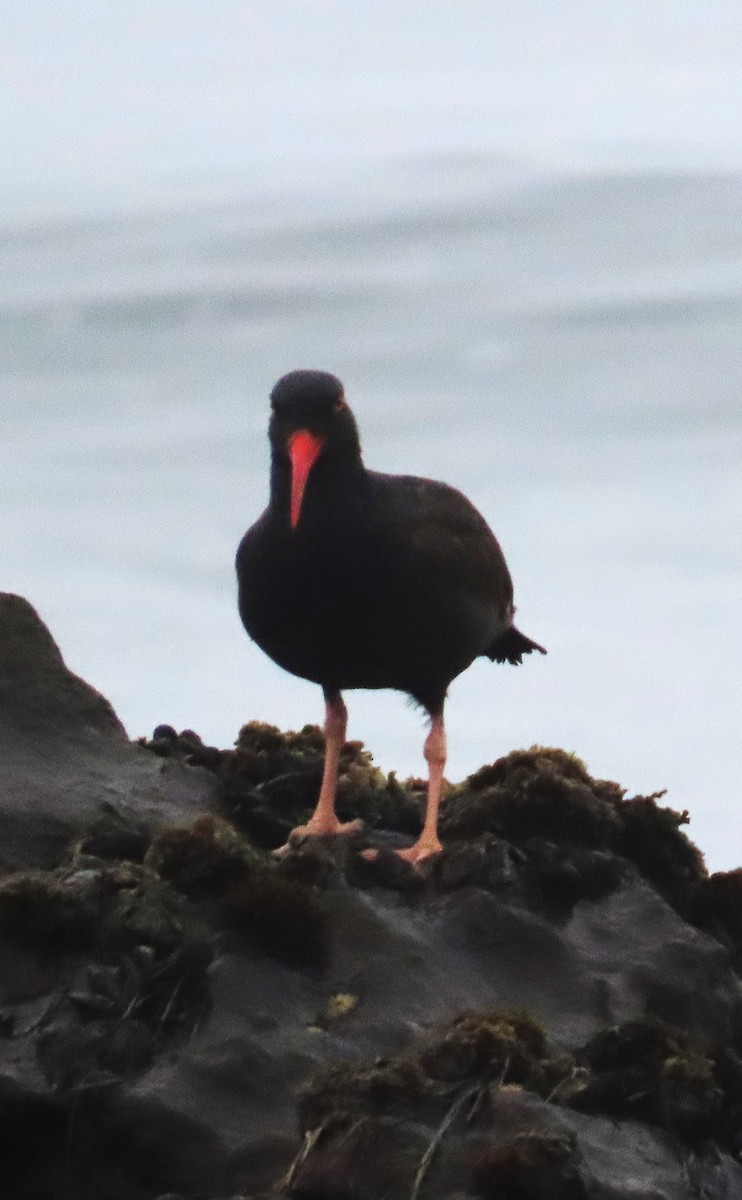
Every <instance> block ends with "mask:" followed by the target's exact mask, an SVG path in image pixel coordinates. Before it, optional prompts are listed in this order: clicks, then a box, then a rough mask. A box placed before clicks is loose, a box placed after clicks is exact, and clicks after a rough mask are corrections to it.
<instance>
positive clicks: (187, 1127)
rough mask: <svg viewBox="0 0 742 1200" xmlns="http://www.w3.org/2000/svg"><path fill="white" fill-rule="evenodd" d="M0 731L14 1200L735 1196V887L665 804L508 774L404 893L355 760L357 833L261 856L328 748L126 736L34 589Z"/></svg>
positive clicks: (522, 755)
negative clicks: (69, 659)
mask: <svg viewBox="0 0 742 1200" xmlns="http://www.w3.org/2000/svg"><path fill="white" fill-rule="evenodd" d="M0 716H1V717H2V722H0V833H2V850H1V851H0V853H1V854H2V856H3V861H4V865H5V869H6V874H5V876H4V877H0V1131H2V1132H0V1156H1V1158H2V1189H0V1190H2V1195H3V1198H4V1200H5V1197H8V1198H9V1200H30V1198H34V1200H57V1197H60V1198H61V1197H65V1200H94V1198H95V1200H99V1198H100V1197H102V1196H105V1197H106V1200H109V1198H110V1200H155V1197H157V1196H160V1197H163V1196H167V1195H170V1196H180V1197H184V1198H186V1200H196V1198H198V1200H217V1198H218V1197H222V1200H226V1198H227V1197H229V1196H232V1197H235V1196H246V1195H248V1194H250V1195H252V1196H254V1197H255V1196H257V1195H258V1194H261V1193H262V1194H263V1195H265V1194H267V1193H270V1194H271V1196H272V1197H273V1200H280V1197H282V1196H286V1197H287V1198H288V1197H289V1196H291V1197H304V1200H329V1198H330V1197H334V1198H335V1200H339V1198H341V1197H345V1198H346V1200H349V1198H350V1197H353V1198H357V1200H381V1198H382V1197H388V1196H395V1197H396V1196H405V1197H407V1196H413V1195H414V1196H416V1197H418V1198H419V1200H465V1197H467V1196H468V1197H476V1196H479V1197H481V1198H482V1200H484V1197H488V1196H493V1197H495V1196H496V1197H498V1200H504V1198H507V1197H510V1198H511V1200H512V1198H514V1197H516V1198H519V1200H542V1198H545V1197H549V1200H583V1198H585V1200H587V1198H589V1200H649V1198H650V1197H651V1198H654V1200H699V1198H700V1197H701V1196H703V1197H705V1198H706V1200H717V1198H718V1200H734V1197H737V1196H740V1197H742V1168H741V1167H740V1166H739V1164H738V1162H737V1161H736V1159H737V1157H738V1156H739V1155H740V1153H742V1137H740V1134H739V1130H740V1129H742V985H741V983H740V979H739V976H738V975H737V973H736V970H735V968H739V967H740V960H741V959H742V950H740V947H741V946H742V921H741V920H740V916H739V912H740V905H739V902H738V901H739V896H740V893H742V886H741V885H740V882H739V873H737V872H730V873H727V874H726V875H719V876H711V877H709V876H707V874H706V872H705V868H704V866H703V861H702V858H701V856H700V854H699V853H698V851H697V850H696V849H695V847H693V846H692V844H691V843H690V842H689V841H688V839H687V837H686V836H685V834H684V833H683V832H682V826H683V825H684V823H685V821H686V815H685V814H682V813H676V812H673V810H671V809H666V808H664V807H662V806H661V805H660V804H659V803H658V800H659V798H660V797H659V795H658V796H654V797H638V798H635V799H631V798H629V799H626V798H625V797H624V795H623V790H622V789H621V788H620V787H619V786H618V785H616V784H613V783H609V782H606V781H600V780H595V779H592V777H591V776H590V774H589V772H588V771H587V769H586V768H585V766H584V764H582V763H581V762H580V761H579V760H578V759H576V758H575V757H574V756H571V755H568V754H565V753H564V752H562V751H559V750H553V749H548V748H542V747H536V748H533V749H531V750H524V751H517V752H515V753H513V754H510V755H507V756H506V757H505V758H503V759H500V760H498V761H497V762H495V763H493V764H491V765H489V766H487V767H484V768H482V770H481V771H479V772H477V773H476V774H475V775H473V776H471V777H470V779H468V780H467V781H465V782H464V783H463V784H461V785H458V786H454V787H451V788H450V789H449V793H448V796H447V798H446V800H445V803H444V820H443V822H442V824H443V832H444V843H445V851H444V853H443V854H442V855H441V856H440V857H439V858H438V859H433V860H431V861H430V862H428V863H426V864H424V866H423V869H422V870H419V871H415V870H413V869H412V868H410V867H409V865H408V864H406V863H404V862H402V861H401V860H400V859H399V858H398V857H397V856H396V855H394V854H393V853H392V850H393V849H394V848H395V847H399V846H402V845H405V844H408V843H409V840H410V839H411V838H412V837H414V835H415V833H416V832H417V830H418V828H419V820H420V812H421V802H422V796H423V791H422V789H421V786H420V782H419V781H408V782H407V783H399V782H398V781H397V780H396V779H395V778H394V776H386V775H384V774H383V773H382V772H380V771H378V770H377V768H376V767H374V765H373V763H372V761H371V759H370V756H369V755H368V753H367V752H366V751H365V750H364V749H363V747H362V746H360V745H359V744H358V743H350V744H349V745H348V746H346V747H345V749H344V751H343V758H342V762H341V788H340V808H341V812H342V815H343V817H344V818H355V817H358V816H360V817H362V818H363V819H364V821H365V822H366V823H367V825H368V827H369V830H370V833H369V836H368V838H366V839H364V838H362V837H360V838H358V839H336V840H335V841H329V840H328V841H322V840H318V841H312V842H306V841H301V840H300V839H296V838H295V839H293V841H292V843H291V845H290V846H289V848H288V851H287V852H286V853H285V854H284V855H283V856H282V857H280V858H278V859H275V858H274V857H273V856H272V855H271V854H269V853H267V852H266V851H267V850H268V849H271V848H274V847H277V846H283V845H284V843H286V841H287V838H288V835H289V833H290V831H291V829H292V827H293V826H294V825H295V824H297V823H299V822H301V821H302V820H305V819H306V817H307V816H308V814H309V811H310V810H311V807H312V805H313V804H314V802H315V800H316V795H317V790H318V787H319V781H320V778H321V770H322V751H323V747H322V736H321V733H320V731H319V730H318V729H317V728H316V727H313V726H307V727H305V728H304V729H303V730H300V731H299V732H296V733H283V732H281V731H280V730H278V729H276V728H275V727H273V726H268V725H263V724H260V723H255V722H253V723H251V724H249V725H247V726H245V727H244V729H243V730H242V731H241V733H240V737H239V739H238V743H237V746H236V748H235V749H234V750H219V749H217V748H215V747H208V746H204V745H203V742H202V741H201V739H200V738H199V737H198V735H197V734H196V733H194V732H193V731H192V730H185V731H183V732H182V733H180V734H178V733H176V731H175V730H174V729H173V728H172V727H170V726H158V728H157V729H156V730H155V733H154V737H153V738H152V739H151V740H150V741H149V742H143V743H142V744H140V745H137V744H132V743H131V742H129V741H128V740H127V738H126V735H125V733H124V731H123V729H122V728H121V726H120V724H119V722H118V721H117V719H116V717H115V714H114V713H113V711H112V709H111V708H110V705H108V704H107V702H106V701H105V700H104V699H103V698H102V697H100V696H99V695H98V694H97V693H96V692H95V691H94V690H93V689H92V688H89V687H88V685H87V684H84V683H83V682H82V681H81V680H78V679H76V678H75V677H74V676H73V675H71V674H70V673H69V672H68V671H67V669H66V668H65V666H64V664H63V662H62V659H61V657H60V655H59V652H58V650H57V649H56V647H55V646H54V643H53V641H52V640H51V637H50V635H49V634H48V632H47V631H46V629H45V628H44V626H43V625H42V624H41V622H40V621H39V620H38V618H37V617H36V616H35V614H34V613H33V610H32V609H30V606H28V605H27V604H26V603H25V602H24V601H22V600H20V599H19V598H17V597H2V599H0ZM193 763H201V764H202V765H201V766H194V765H191V764H193ZM204 767H207V768H208V769H204ZM369 841H370V842H371V844H372V845H373V846H374V847H376V848H379V849H380V853H379V854H378V857H377V858H376V860H375V861H373V862H368V861H367V860H366V859H364V858H363V857H361V856H360V855H359V851H361V850H362V849H363V847H364V846H366V845H367V844H368V842H369ZM298 1097H300V1100H299V1102H298V1103H297V1098H298Z"/></svg>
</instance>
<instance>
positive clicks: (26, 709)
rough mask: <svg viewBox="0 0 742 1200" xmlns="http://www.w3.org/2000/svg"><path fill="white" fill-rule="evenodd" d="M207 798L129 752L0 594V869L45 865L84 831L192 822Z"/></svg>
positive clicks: (12, 599) (136, 750)
mask: <svg viewBox="0 0 742 1200" xmlns="http://www.w3.org/2000/svg"><path fill="white" fill-rule="evenodd" d="M213 790H214V783H213V779H212V778H211V777H210V776H209V775H207V774H206V773H205V772H203V773H202V772H198V771H194V770H189V769H188V768H187V767H185V766H184V765H182V764H180V763H167V764H166V763H164V762H161V761H158V760H157V759H155V758H153V756H152V755H150V754H147V753H146V752H144V751H143V750H142V749H141V747H139V746H137V745H134V744H132V743H131V742H130V741H129V740H128V738H127V736H126V733H125V731H124V728H123V726H122V725H121V722H120V721H119V720H118V717H117V716H116V714H115V712H114V711H113V709H112V707H111V705H110V704H109V703H108V701H107V700H106V699H104V697H103V696H101V695H100V693H99V692H96V691H95V689H94V688H92V687H90V685H89V684H87V683H85V682H83V680H82V679H78V677H77V676H76V675H73V674H72V672H71V671H68V670H67V668H66V666H65V664H64V661H63V659H62V655H61V654H60V652H59V650H58V648H57V646H56V644H55V642H54V640H53V638H52V636H51V634H50V633H49V630H48V629H47V628H46V626H45V625H44V624H43V622H42V621H41V620H40V619H39V617H38V616H37V614H36V612H35V611H34V609H33V608H32V607H31V605H30V604H29V603H28V602H27V601H26V600H24V599H22V598H21V597H20V596H13V595H9V594H7V593H0V868H3V869H5V870H9V869H13V868H17V867H31V866H48V865H52V864H54V863H56V862H58V861H59V859H60V857H61V855H62V854H63V852H64V850H65V849H66V847H67V846H68V845H69V843H70V842H72V841H73V840H74V839H75V838H76V837H78V836H80V834H81V833H82V832H83V831H86V832H87V833H90V832H93V831H100V832H112V831H116V830H129V831H140V832H146V831H147V830H149V829H152V828H153V826H154V825H155V824H159V823H161V822H162V821H172V820H177V819H179V818H185V817H187V816H188V815H189V814H194V815H195V813H197V812H199V811H200V810H201V809H202V808H203V807H204V806H205V805H208V802H209V796H210V794H211V793H212V792H213Z"/></svg>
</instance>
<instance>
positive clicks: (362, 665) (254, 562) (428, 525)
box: [237, 371, 545, 861]
mask: <svg viewBox="0 0 742 1200" xmlns="http://www.w3.org/2000/svg"><path fill="white" fill-rule="evenodd" d="M271 401H272V416H271V421H270V441H271V449H272V462H271V490H270V501H269V504H268V507H267V508H266V510H265V512H264V513H263V514H262V516H261V517H260V518H259V520H258V521H257V522H256V523H255V525H253V526H252V528H251V529H250V530H248V532H247V533H246V534H245V536H244V538H243V539H242V542H241V544H240V547H239V550H238V553H237V576H238V582H239V610H240V616H241V618H242V621H243V624H244V626H245V629H246V630H247V632H248V633H249V634H250V636H251V637H252V638H253V639H254V640H255V641H256V642H257V644H258V645H259V646H260V647H261V648H262V649H263V650H264V651H265V652H266V653H267V654H268V655H270V657H271V658H272V659H274V660H275V662H277V663H278V664H279V665H280V666H282V667H284V668H285V669H286V670H288V671H291V672H292V673H293V674H295V675H300V676H303V677H304V678H306V679H311V680H313V681H314V682H316V683H318V684H320V685H321V686H322V688H323V690H324V693H325V699H326V702H327V726H326V733H327V737H328V754H327V760H328V761H327V762H326V769H325V780H324V782H323V789H322V793H321V795H320V805H319V806H318V813H315V817H318V820H317V821H315V820H314V818H312V820H311V821H310V822H309V826H307V827H304V828H305V831H306V832H309V833H313V832H314V833H328V832H340V831H341V826H340V824H339V822H338V821H337V818H336V817H335V815H334V785H335V779H334V778H328V770H329V771H330V772H331V771H332V769H333V764H332V761H331V759H333V758H335V759H336V758H337V754H339V747H335V746H333V747H332V748H331V746H330V742H331V741H335V742H337V741H338V738H339V737H340V734H341V733H342V737H343V738H344V735H345V708H344V705H343V703H342V699H341V697H340V693H341V692H342V691H343V690H344V689H348V688H394V689H396V690H398V691H401V692H406V693H408V694H409V695H410V696H412V697H413V698H414V699H415V700H416V701H417V702H418V703H419V704H421V705H422V706H423V707H424V708H425V709H426V710H427V711H428V713H429V714H430V716H431V720H432V724H431V733H430V735H429V737H428V741H427V742H426V757H427V758H428V761H429V763H430V765H431V787H432V786H433V778H432V777H433V775H434V774H435V775H438V776H440V778H441V779H442V763H443V762H444V761H445V738H444V734H443V703H444V700H445V696H446V691H447V688H448V685H449V684H450V682H451V680H452V679H454V678H455V677H456V676H457V675H459V674H460V673H461V672H462V671H464V670H465V669H466V667H468V666H469V665H470V663H471V662H473V660H474V659H475V658H476V657H477V656H479V655H485V656H487V657H489V658H491V659H493V660H494V661H497V662H511V663H519V662H520V661H521V659H522V656H523V655H524V654H529V653H531V651H533V650H539V651H541V652H542V653H545V651H544V650H543V647H542V646H539V645H538V644H537V643H536V642H533V641H532V640H531V639H530V638H528V637H526V636H525V635H524V634H522V633H520V631H519V630H517V629H516V628H515V626H514V625H513V614H514V607H513V586H512V581H511V578H510V573H509V571H508V568H507V565H506V562H505V559H504V556H503V554H502V551H501V549H500V546H499V545H498V542H497V540H496V538H495V536H494V534H493V533H492V531H491V530H490V528H489V526H488V525H487V523H486V521H485V520H484V518H483V517H482V516H481V515H480V514H479V513H478V512H477V510H476V509H475V508H474V506H473V505H472V504H471V503H470V501H469V500H467V499H466V497H465V496H463V495H462V494H461V493H460V492H458V491H456V489H454V488H452V487H448V486H447V485H446V484H443V483H437V482H434V481H433V480H430V479H419V478H416V477H414V476H406V475H403V476H396V475H385V474H380V473H378V472H375V471H368V470H367V469H366V468H365V466H364V464H363V461H362V458H361V448H360V442H359V438H358V431H357V428H356V423H355V420H354V418H353V415H352V413H351V411H350V409H349V407H348V405H347V403H346V401H345V397H344V393H343V387H342V384H341V383H340V381H339V380H338V379H337V378H335V376H334V375H330V374H327V373H325V372H321V371H292V372H291V373H290V374H289V375H285V376H284V377H283V378H282V379H280V380H279V381H278V383H277V384H276V386H275V388H274V389H273V392H272V394H271ZM340 744H342V743H340ZM331 749H332V751H333V753H330V750H331ZM336 750H337V753H335V751H336ZM335 771H336V764H335ZM438 792H440V780H439V782H438ZM323 794H324V795H323ZM438 799H439V796H436V797H432V796H431V795H430V794H429V803H428V810H429V815H430V808H431V803H432V804H433V806H434V809H435V813H434V814H433V816H434V817H435V815H436V814H437V806H438ZM318 814H319V816H318ZM313 822H314V824H313ZM426 824H428V825H430V824H431V823H430V822H427V823H426ZM432 826H433V828H432V833H433V834H434V836H433V837H432V838H431V837H428V838H427V839H426V840H424V841H423V844H422V846H421V847H420V853H417V847H414V848H413V852H407V853H406V857H410V858H412V860H413V861H418V860H419V859H420V858H424V857H427V856H428V854H429V853H434V852H436V850H437V849H438V848H439V846H440V843H438V841H437V834H436V833H435V828H434V826H435V820H433V822H432ZM429 832H431V831H430V830H429ZM423 839H425V834H423Z"/></svg>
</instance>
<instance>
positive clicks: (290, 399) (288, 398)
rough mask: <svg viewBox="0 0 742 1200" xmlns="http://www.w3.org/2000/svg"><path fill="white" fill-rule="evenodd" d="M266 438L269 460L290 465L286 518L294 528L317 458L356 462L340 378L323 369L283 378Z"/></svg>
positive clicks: (350, 416) (355, 441)
mask: <svg viewBox="0 0 742 1200" xmlns="http://www.w3.org/2000/svg"><path fill="white" fill-rule="evenodd" d="M269 435H270V441H271V446H272V448H273V455H274V461H277V462H278V463H279V464H285V462H286V460H288V462H289V464H290V472H291V493H290V520H291V527H292V529H295V528H296V526H297V525H298V523H299V517H300V516H301V506H302V500H303V497H304V489H305V487H306V483H307V480H308V478H309V474H310V472H311V471H312V469H313V467H314V466H315V463H316V462H317V461H318V459H322V460H323V461H326V462H331V461H333V460H335V461H336V462H340V461H346V462H352V463H358V462H360V455H361V448H360V443H359V440H358V429H357V427H356V423H355V419H354V417H353V414H352V412H351V411H350V409H349V408H348V405H347V404H346V402H345V394H344V392H343V385H342V383H341V382H340V380H339V379H338V378H337V377H336V376H335V375H330V374H328V373H327V372H326V371H291V372H289V374H288V375H283V376H282V377H281V378H280V379H279V381H278V383H277V384H276V386H275V387H274V388H273V391H272V392H271V420H270V427H269Z"/></svg>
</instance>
